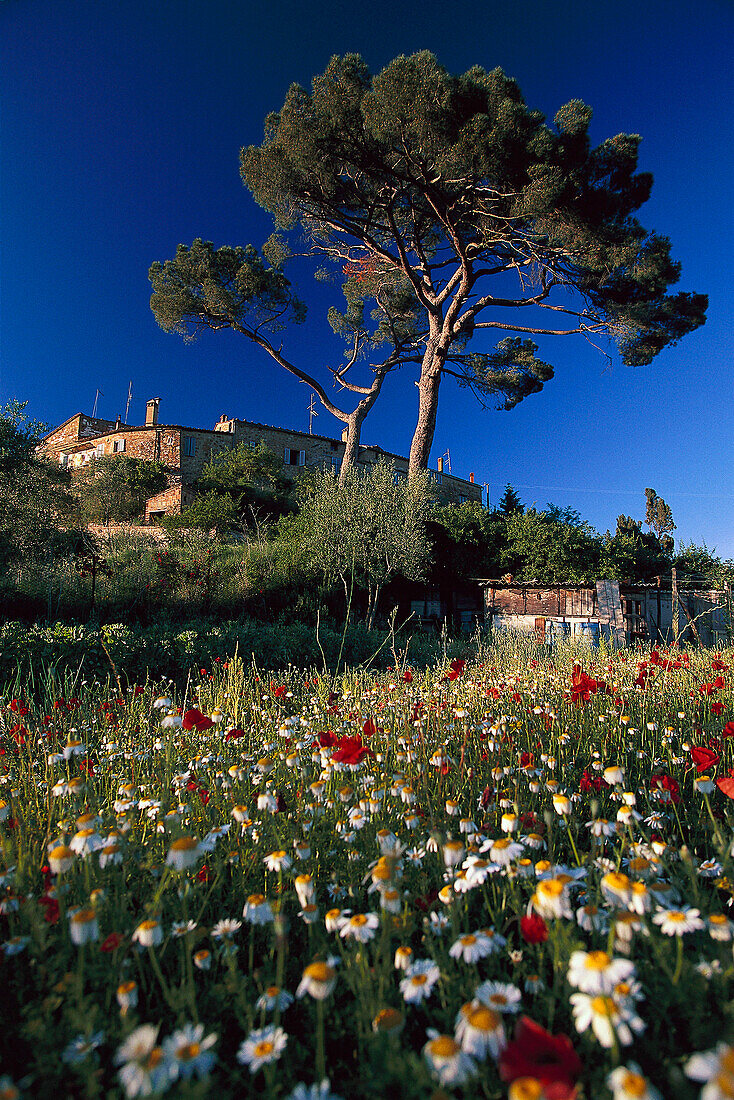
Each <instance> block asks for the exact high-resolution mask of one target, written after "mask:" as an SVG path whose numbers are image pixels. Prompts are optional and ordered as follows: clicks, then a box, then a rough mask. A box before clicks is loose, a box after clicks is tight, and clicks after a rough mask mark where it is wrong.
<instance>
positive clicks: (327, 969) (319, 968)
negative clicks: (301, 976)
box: [305, 962, 334, 982]
mask: <svg viewBox="0 0 734 1100" xmlns="http://www.w3.org/2000/svg"><path fill="white" fill-rule="evenodd" d="M305 974H306V977H308V978H312V979H313V980H314V981H315V982H330V981H331V979H332V978H333V977H334V969H333V967H331V966H329V965H328V964H327V963H323V962H315V963H311V964H310V966H307V967H306V970H305Z"/></svg>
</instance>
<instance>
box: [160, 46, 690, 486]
mask: <svg viewBox="0 0 734 1100" xmlns="http://www.w3.org/2000/svg"><path fill="white" fill-rule="evenodd" d="M590 120H591V109H590V108H589V107H588V106H586V104H584V103H582V102H581V101H580V100H571V101H570V102H569V103H567V104H565V105H564V106H562V107H561V108H560V110H559V111H558V112H557V114H556V116H555V118H554V120H553V123H552V124H550V125H549V124H547V123H546V120H545V118H544V116H543V114H542V113H541V112H540V111H537V110H532V109H530V108H529V107H528V106H527V105H526V103H525V101H524V99H523V96H522V93H521V92H520V89H519V87H518V86H517V84H516V82H515V81H514V80H512V79H511V78H509V77H508V76H506V75H505V73H503V72H502V70H501V69H494V70H493V71H492V72H486V71H485V70H484V69H482V68H480V67H479V66H475V67H474V68H472V69H470V70H469V71H468V72H466V73H464V74H463V75H460V76H453V75H451V74H449V73H448V72H447V71H446V70H445V69H444V68H443V67H442V66H441V65H440V64H439V63H438V61H437V60H436V58H435V57H434V56H433V55H432V54H430V53H428V52H425V51H424V52H422V53H417V54H414V55H412V56H411V57H397V58H395V59H394V60H393V61H392V62H391V63H390V64H389V65H388V66H387V67H386V68H385V69H383V71H382V72H380V73H377V74H375V75H373V74H371V73H370V71H369V69H368V67H367V65H366V63H365V62H364V61H363V60H362V58H361V57H359V56H358V55H357V54H347V55H345V56H343V57H338V56H335V57H333V58H332V59H331V61H330V62H329V65H328V66H327V68H326V70H325V71H324V72H323V73H322V74H320V75H319V76H316V77H315V78H314V80H313V84H312V90H311V92H310V93H309V92H307V91H306V90H305V89H304V88H302V87H300V86H299V85H297V84H293V85H292V86H291V88H290V89H289V91H288V93H287V95H286V98H285V102H284V103H283V106H282V107H281V109H280V110H279V111H277V112H273V113H271V114H269V115H268V117H267V118H266V120H265V132H264V137H263V141H262V143H261V144H260V145H250V146H248V147H246V148H244V149H242V151H241V156H240V165H241V174H242V179H243V181H244V183H245V185H246V186H247V187H248V188H249V190H250V191H251V192H252V194H253V196H254V198H255V199H256V201H257V202H258V203H259V204H260V205H261V206H263V207H264V208H265V209H266V210H268V211H269V212H270V213H271V214H272V215H273V218H274V221H275V227H276V232H275V233H274V234H273V236H272V237H271V238H270V239H269V241H267V242H266V244H265V245H264V246H263V249H262V253H259V252H258V251H256V250H255V249H254V248H253V247H252V246H251V245H248V246H247V247H244V248H243V247H239V248H232V247H229V246H225V247H222V248H219V249H215V248H214V247H213V245H212V244H211V243H207V242H204V241H202V240H200V239H197V240H195V241H194V242H193V244H192V245H191V246H190V247H189V246H185V245H180V246H179V248H178V250H177V252H176V256H175V258H174V259H173V260H167V261H165V262H164V263H154V264H153V265H152V266H151V269H150V279H151V282H152V285H153V296H152V298H151V306H152V308H153V312H154V313H155V316H156V318H157V320H158V322H159V323H160V324H161V326H162V327H163V328H164V329H165V330H166V331H179V332H183V333H185V334H187V335H188V336H194V335H196V334H197V333H198V332H199V331H201V329H203V328H211V329H218V328H222V327H230V328H233V329H235V330H236V331H238V332H240V333H242V334H243V335H244V336H246V337H247V338H248V339H250V340H251V341H253V342H255V343H256V344H258V345H259V346H260V347H261V348H262V349H263V350H264V351H265V352H267V354H269V355H270V356H271V357H272V358H273V359H274V360H275V361H276V362H277V363H279V364H280V366H281V367H283V368H285V369H286V370H288V371H290V372H291V374H293V375H295V377H297V378H299V379H300V380H301V381H304V382H307V383H308V384H309V385H310V386H312V388H313V389H314V391H315V392H316V393H317V394H318V396H319V398H320V400H321V401H322V403H323V404H324V405H325V407H326V408H327V409H329V411H330V412H332V413H333V414H334V415H335V416H337V417H338V418H339V419H341V420H342V421H344V422H345V423H346V424H347V453H346V456H345V464H344V470H345V474H344V476H346V469H348V468H349V466H350V465H352V464H353V463H354V462H355V461H356V456H357V445H358V440H359V431H360V429H361V424H362V422H363V420H364V417H365V416H366V415H367V413H368V412H369V410H370V408H371V407H372V405H373V404H374V402H375V401H376V400H377V398H378V396H379V394H380V392H381V387H382V383H383V381H384V378H385V376H386V375H387V374H388V373H389V372H390V371H392V370H394V369H396V368H397V367H402V366H406V365H410V366H412V368H413V369H414V370H416V372H417V375H418V396H419V402H418V415H417V420H416V427H415V431H414V435H413V442H412V445H411V452H410V469H411V472H412V471H414V470H416V469H419V468H425V467H426V466H427V464H428V458H429V454H430V449H431V444H432V441H433V435H434V431H435V425H436V415H437V409H438V396H439V388H440V383H441V381H442V379H443V378H444V377H446V376H449V377H453V378H455V379H456V380H457V381H458V382H459V384H460V385H463V386H466V387H469V388H470V389H471V390H472V391H473V392H474V393H475V394H476V396H477V397H478V398H479V399H480V401H481V402H482V403H484V404H495V405H496V406H497V407H499V408H504V409H510V408H512V407H514V406H515V405H516V404H518V402H519V401H522V400H523V399H524V398H525V397H527V396H528V395H530V394H532V393H537V392H538V391H539V390H540V389H541V388H542V386H543V385H544V383H545V382H546V381H548V380H549V379H550V378H552V377H553V369H552V367H551V366H550V365H549V364H548V363H546V362H545V361H544V360H543V359H542V358H540V357H539V355H538V351H539V348H538V345H537V343H536V342H535V340H534V339H533V337H535V336H537V335H541V336H573V335H576V336H583V337H585V338H587V339H589V340H590V341H591V342H592V343H595V344H596V343H597V342H598V341H600V340H601V341H603V342H609V341H610V342H611V344H612V345H613V346H616V348H617V350H618V351H619V353H620V355H621V357H622V360H623V361H624V362H625V363H627V364H632V365H639V364H644V363H649V362H650V361H651V360H652V359H653V358H654V356H655V355H657V354H658V353H659V352H660V351H661V350H662V349H663V348H664V347H666V346H668V345H670V344H674V343H676V341H678V340H679V339H680V338H681V337H682V336H684V335H686V333H688V332H690V331H692V330H693V329H695V328H696V327H698V326H699V325H701V324H702V323H703V321H704V316H705V309H706V305H707V299H706V297H705V295H701V294H694V293H688V292H684V291H681V292H678V293H675V294H669V293H668V291H669V289H670V287H671V286H673V285H674V284H675V283H676V282H677V281H678V278H679V275H680V266H679V264H678V263H676V262H675V261H674V260H673V259H672V258H671V246H670V241H669V240H668V239H667V238H666V237H664V236H661V235H659V234H657V233H655V232H649V231H648V230H646V229H645V228H643V226H642V225H641V224H640V223H639V221H638V220H637V218H636V217H635V214H636V212H637V210H638V209H639V208H640V207H641V206H642V205H643V203H644V202H645V201H646V199H647V198H648V196H649V194H650V188H651V185H652V179H651V177H650V175H649V173H644V172H638V171H637V158H638V148H639V143H640V138H639V136H637V135H634V134H618V135H616V136H614V137H611V138H608V139H606V140H605V141H603V142H602V143H601V144H600V145H598V146H596V147H592V145H591V140H590V136H589V124H590ZM304 255H305V256H309V257H312V258H313V259H314V260H315V262H316V263H318V264H319V265H320V267H319V271H318V273H317V274H318V275H319V276H320V277H323V278H326V279H333V280H338V281H339V282H340V283H341V287H342V292H343V295H344V300H345V303H346V304H345V306H343V307H342V309H338V308H337V307H336V306H335V305H333V306H332V307H331V309H330V310H329V313H328V320H329V323H330V325H331V327H332V329H333V330H334V331H335V332H336V333H337V335H339V336H340V337H341V338H342V340H343V341H344V357H343V362H341V363H340V364H339V365H337V366H335V367H329V368H327V379H328V375H329V374H330V375H331V379H332V381H333V383H334V384H335V386H336V388H337V389H338V390H339V391H340V392H342V391H347V393H348V394H350V395H352V396H351V405H350V404H349V402H348V403H347V407H342V406H339V405H337V404H336V402H335V401H334V400H333V399H332V398H331V397H330V396H329V395H328V394H327V392H326V388H325V387H324V385H322V384H321V381H320V380H317V379H316V378H315V375H314V374H313V372H309V371H307V370H305V369H304V367H303V365H302V364H301V365H297V364H296V363H294V362H293V361H292V360H291V359H288V358H286V356H285V353H284V352H283V350H282V347H281V345H280V344H279V343H276V342H275V341H274V340H273V333H276V332H278V331H279V330H280V328H282V326H283V324H284V323H285V322H286V321H287V320H288V319H289V318H290V319H291V320H293V321H300V320H302V318H303V307H302V305H301V303H300V301H299V300H298V298H297V297H296V295H295V293H294V291H293V290H292V287H291V284H290V282H289V280H288V279H286V277H285V275H284V273H283V270H284V266H285V265H286V263H290V262H291V261H292V260H293V259H295V258H296V257H297V256H301V257H303V256H304ZM502 332H504V333H507V334H508V335H505V336H502V337H501V339H500V341H499V343H498V344H497V345H496V347H494V348H492V347H491V345H489V346H488V345H487V340H486V337H487V336H488V335H492V334H494V333H496V334H498V335H499V334H500V333H502ZM470 342H473V345H474V346H473V349H472V350H468V345H469V344H470ZM376 349H382V350H381V351H380V353H379V355H378V356H377V357H376V358H375V359H374V360H371V356H372V355H373V353H374V352H375V350H376ZM359 363H362V364H363V365H364V366H365V367H366V369H367V378H366V379H364V377H363V378H362V382H361V383H360V382H358V381H355V377H358V376H354V375H353V374H352V372H353V370H354V369H355V367H356V366H357V365H358V364H359Z"/></svg>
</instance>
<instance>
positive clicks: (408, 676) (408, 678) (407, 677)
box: [403, 668, 413, 684]
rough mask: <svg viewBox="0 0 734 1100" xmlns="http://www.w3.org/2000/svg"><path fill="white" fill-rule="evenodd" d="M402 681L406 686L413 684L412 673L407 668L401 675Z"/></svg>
mask: <svg viewBox="0 0 734 1100" xmlns="http://www.w3.org/2000/svg"><path fill="white" fill-rule="evenodd" d="M403 680H404V681H405V683H406V684H412V683H413V673H412V672H411V671H410V669H409V668H406V670H405V672H404V673H403Z"/></svg>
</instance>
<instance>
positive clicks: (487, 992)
mask: <svg viewBox="0 0 734 1100" xmlns="http://www.w3.org/2000/svg"><path fill="white" fill-rule="evenodd" d="M474 996H475V998H476V999H477V1000H478V1001H481V1002H482V1004H485V1005H487V1007H488V1008H492V1009H494V1011H495V1012H502V1013H508V1012H510V1013H511V1012H518V1011H519V1010H520V1001H521V1000H522V994H521V992H520V990H519V989H518V988H517V986H516V985H511V984H510V983H509V982H491V981H487V982H482V984H481V985H480V986H477V989H476V990H475V993H474Z"/></svg>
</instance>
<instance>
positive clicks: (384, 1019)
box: [374, 1008, 403, 1031]
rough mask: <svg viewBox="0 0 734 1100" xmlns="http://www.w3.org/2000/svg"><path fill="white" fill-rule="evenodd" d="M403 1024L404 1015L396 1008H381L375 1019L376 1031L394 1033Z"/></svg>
mask: <svg viewBox="0 0 734 1100" xmlns="http://www.w3.org/2000/svg"><path fill="white" fill-rule="evenodd" d="M402 1022H403V1016H402V1013H400V1012H398V1010H397V1009H396V1008H381V1009H380V1011H379V1012H378V1013H377V1015H376V1016H375V1019H374V1027H375V1030H376V1031H392V1030H393V1029H394V1028H397V1027H400V1025H401V1024H402Z"/></svg>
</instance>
